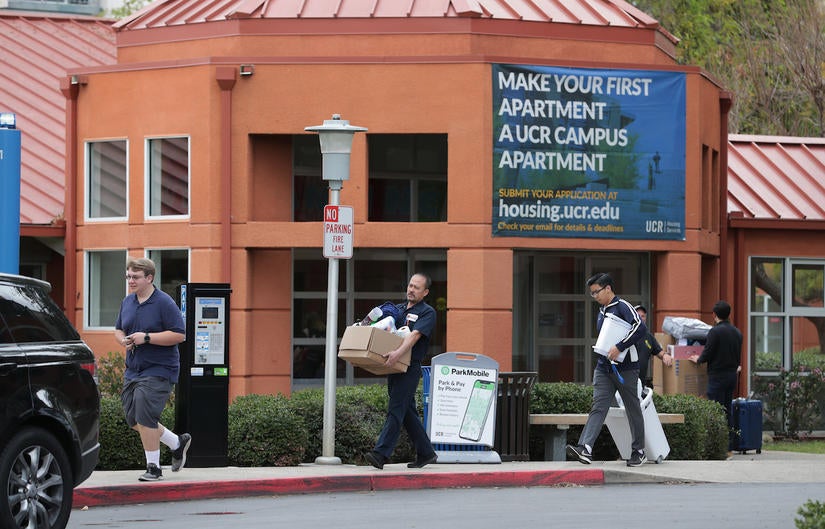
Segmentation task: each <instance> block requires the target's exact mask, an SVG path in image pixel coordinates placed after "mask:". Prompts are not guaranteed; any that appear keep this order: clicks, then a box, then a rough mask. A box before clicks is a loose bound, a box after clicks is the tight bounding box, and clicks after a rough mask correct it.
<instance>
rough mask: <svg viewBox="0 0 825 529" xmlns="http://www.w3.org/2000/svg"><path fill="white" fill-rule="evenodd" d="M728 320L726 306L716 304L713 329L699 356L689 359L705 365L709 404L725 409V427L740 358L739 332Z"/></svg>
mask: <svg viewBox="0 0 825 529" xmlns="http://www.w3.org/2000/svg"><path fill="white" fill-rule="evenodd" d="M729 317H730V305H729V304H728V302H727V301H721V300H720V301H717V302H716V304H715V305H714V306H713V319H714V321H715V325H714V326H713V328H711V330H710V331H708V338H707V342H706V343H705V348H704V350H703V351H702V354H700V355H693V356H691V357H690V360H691V361H692V362H695V363H697V364H702V363H707V364H708V389H707V396H708V399H709V400H713V401H716V402H718V403H719V404H721V405H722V406H723V407H724V408H725V415H726V416H727V419H728V424H730V412H731V401H732V400H733V390H734V389H735V388H736V377H737V373H738V372H739V370H740V369H741V367H740V365H739V360H740V358H741V356H742V332H741V331H740V330H739V329H737V328H736V327H734V326H733V324H732V323H731V322H730V320H729V319H728V318H729Z"/></svg>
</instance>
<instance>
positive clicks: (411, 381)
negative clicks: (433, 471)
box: [375, 361, 433, 459]
mask: <svg viewBox="0 0 825 529" xmlns="http://www.w3.org/2000/svg"><path fill="white" fill-rule="evenodd" d="M419 380H421V363H420V362H416V361H413V362H411V363H410V366H409V367H408V368H407V372H406V373H393V374H391V375H388V376H387V392H388V393H389V397H390V403H389V407H388V409H387V419H386V421H384V428H383V429H382V430H381V435H379V436H378V442H377V443H376V445H375V451H376V452H378V453H379V454H381V455H383V456H384V457H386V458H387V459H389V458H390V456H391V455H392V452H393V450H395V445H396V444H398V437H399V436H400V435H401V427H402V426H403V427H404V429H406V430H407V433H408V434H409V436H410V440H411V441H412V442H413V445H415V451H416V454H417V455H418V456H419V457H420V456H428V455H430V454H432V453H433V449H432V445H431V444H430V439H429V437H427V431H426V430H425V429H424V425H423V424H422V423H421V419H420V418H419V417H418V409H417V408H416V406H415V390H416V389H418V381H419Z"/></svg>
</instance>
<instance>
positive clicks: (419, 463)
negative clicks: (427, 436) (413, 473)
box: [407, 452, 438, 468]
mask: <svg viewBox="0 0 825 529" xmlns="http://www.w3.org/2000/svg"><path fill="white" fill-rule="evenodd" d="M436 461H438V455H436V453H435V452H433V453H432V455H429V456H427V457H416V458H415V461H413V462H412V463H407V468H424V467H426V466H427V465H429V464H430V463H435V462H436Z"/></svg>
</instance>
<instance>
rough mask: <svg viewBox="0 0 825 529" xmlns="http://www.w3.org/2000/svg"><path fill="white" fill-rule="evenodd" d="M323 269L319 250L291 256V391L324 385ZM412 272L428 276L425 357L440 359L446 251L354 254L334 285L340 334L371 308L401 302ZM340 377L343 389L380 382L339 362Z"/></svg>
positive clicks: (362, 251) (443, 336)
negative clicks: (432, 319) (432, 314)
mask: <svg viewBox="0 0 825 529" xmlns="http://www.w3.org/2000/svg"><path fill="white" fill-rule="evenodd" d="M327 265H328V261H327V260H326V259H323V258H321V257H320V255H319V251H318V249H296V250H294V252H293V260H292V270H293V272H292V275H293V300H292V303H293V310H292V314H293V334H292V336H293V339H292V350H293V359H292V371H293V373H292V378H293V389H300V388H301V387H310V386H317V387H320V386H321V385H323V378H324V368H323V363H324V357H325V350H326V315H327V303H326V300H327ZM416 272H423V273H425V274H427V275H429V276H430V278H431V279H432V285H431V286H430V293H429V294H428V295H427V297H426V298H425V299H424V301H425V302H426V303H428V304H429V305H430V306H432V307H433V308H434V309H436V314H437V316H436V327H435V330H434V331H433V335H432V336H431V337H430V347H429V352H428V353H427V355H426V357H425V358H424V363H425V364H428V363H429V361H430V358H432V357H433V356H435V355H438V354H441V353H443V352H444V350H445V346H446V343H447V342H446V330H447V314H446V309H447V254H446V252H445V251H444V250H396V249H356V250H355V252H354V255H353V258H352V259H349V260H342V261H340V266H339V274H340V277H339V280H338V289H339V297H338V303H339V304H338V323H337V325H338V335H339V337H340V335H342V334H343V330H344V328H345V327H346V326H347V325H352V323H353V322H355V321H356V320H358V321H360V320H361V319H362V318H363V317H364V316H365V315H366V314H367V313H368V312H369V311H370V309H371V308H373V307H375V306H377V305H380V304H382V303H383V302H385V301H392V302H394V303H400V302H402V301H403V300H404V293H405V292H406V288H407V281H408V280H409V278H410V276H411V275H412V274H414V273H416ZM338 378H339V379H345V381H346V383H347V384H353V383H358V382H366V381H383V380H385V377H383V376H376V375H373V374H371V373H368V372H366V371H364V370H362V369H360V368H357V369H354V368H353V366H352V365H349V364H347V363H345V362H344V361H343V360H340V361H339V362H338Z"/></svg>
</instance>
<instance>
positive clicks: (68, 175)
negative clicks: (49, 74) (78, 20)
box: [60, 75, 80, 327]
mask: <svg viewBox="0 0 825 529" xmlns="http://www.w3.org/2000/svg"><path fill="white" fill-rule="evenodd" d="M78 80H79V76H76V75H72V76H69V77H63V78H62V79H60V91H61V92H62V93H63V97H65V98H66V165H65V170H64V176H65V179H66V183H65V198H64V204H63V218H64V220H65V221H66V235H65V238H64V240H63V248H64V253H63V285H64V287H63V311H64V312H65V313H66V317H67V318H69V321H70V322H72V324H73V325H74V326H75V327H79V326H78V324H77V321H75V319H76V318H75V316H76V311H77V298H78V292H77V218H76V217H77V214H76V211H77V207H76V195H77V96H78V94H79V93H80V82H78Z"/></svg>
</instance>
